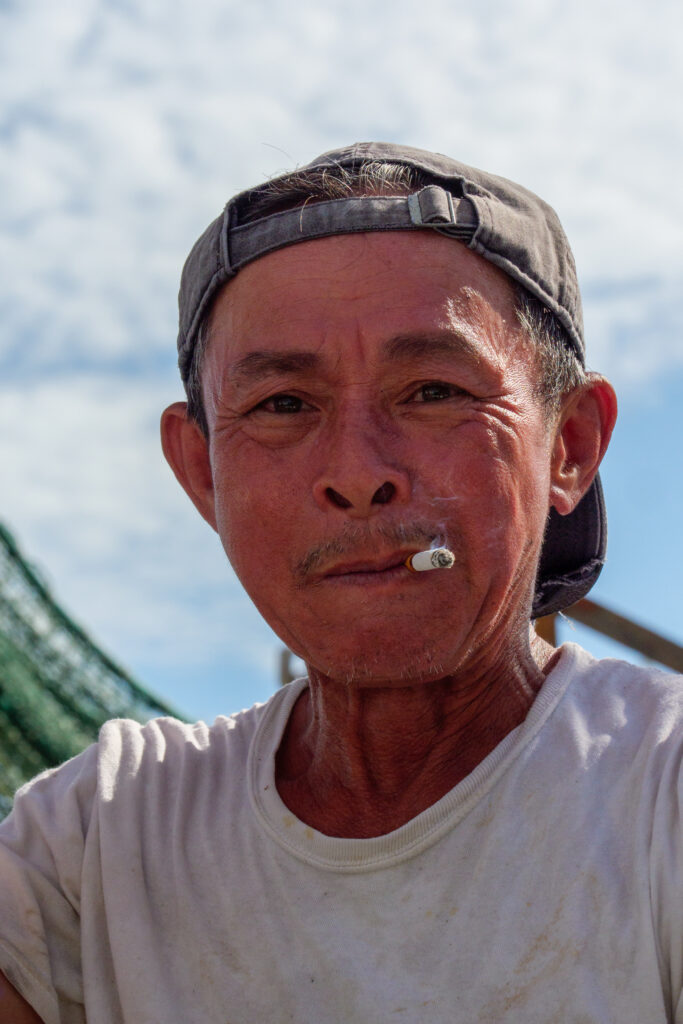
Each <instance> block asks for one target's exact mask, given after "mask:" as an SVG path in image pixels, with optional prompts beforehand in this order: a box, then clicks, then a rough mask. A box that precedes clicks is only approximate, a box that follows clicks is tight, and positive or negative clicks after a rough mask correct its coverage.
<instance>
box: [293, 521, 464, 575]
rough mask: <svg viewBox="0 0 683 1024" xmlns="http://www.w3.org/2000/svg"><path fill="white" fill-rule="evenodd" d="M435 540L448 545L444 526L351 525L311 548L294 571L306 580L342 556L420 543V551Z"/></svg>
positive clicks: (403, 524)
mask: <svg viewBox="0 0 683 1024" xmlns="http://www.w3.org/2000/svg"><path fill="white" fill-rule="evenodd" d="M434 540H437V541H438V543H439V544H443V543H445V542H446V537H445V533H444V531H443V527H439V526H438V525H435V524H434V523H433V522H432V523H426V522H415V521H414V522H410V523H382V524H378V525H377V526H356V525H353V524H350V523H349V524H347V525H346V526H345V527H344V529H343V530H342V532H341V533H340V534H339V535H338V536H337V537H332V538H330V539H329V540H325V541H322V542H321V543H320V544H317V545H316V546H315V547H313V548H311V549H310V551H308V552H307V553H306V554H305V555H304V556H303V558H302V559H300V561H298V562H297V563H296V565H295V566H294V569H295V572H296V575H297V576H299V577H300V579H302V580H305V579H306V578H307V577H308V576H310V575H311V574H312V573H314V572H315V571H316V570H317V569H319V568H320V567H321V566H324V565H326V564H327V563H329V562H331V561H334V559H336V558H339V557H343V556H346V555H349V556H351V557H353V556H354V555H356V554H358V553H363V554H367V553H368V551H372V550H373V549H375V548H377V547H378V546H383V547H387V546H388V547H395V548H401V547H403V546H404V545H406V544H417V545H418V546H419V547H421V548H428V547H429V546H430V544H431V543H432V542H433V541H434ZM380 542H381V544H380Z"/></svg>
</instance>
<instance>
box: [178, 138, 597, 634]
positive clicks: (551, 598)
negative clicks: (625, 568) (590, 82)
mask: <svg viewBox="0 0 683 1024" xmlns="http://www.w3.org/2000/svg"><path fill="white" fill-rule="evenodd" d="M376 161H378V162H381V163H387V164H397V165H400V166H402V167H405V168H409V169H412V170H413V171H415V172H417V177H418V178H419V181H420V183H421V184H420V185H419V186H416V188H415V190H414V191H413V192H411V194H409V195H401V196H386V195H362V196H357V195H349V196H345V197H343V198H339V199H330V200H322V201H317V200H316V201H315V202H308V201H305V200H302V201H301V202H300V203H298V204H297V205H295V207H294V208H292V209H284V210H280V211H279V212H273V213H266V214H265V215H263V216H260V217H258V216H257V217H256V218H254V216H253V212H252V213H251V215H250V211H253V207H254V204H255V202H257V201H258V200H260V199H261V198H262V197H263V196H264V195H265V196H267V195H272V194H273V193H276V192H277V191H278V185H279V184H280V183H281V182H286V180H287V179H288V178H289V177H291V175H283V176H282V177H281V178H277V179H274V180H271V181H269V182H266V183H264V184H262V185H259V186H257V187H256V188H253V189H249V190H247V191H245V192H241V193H240V194H239V195H237V196H235V197H234V198H233V199H231V200H230V202H229V203H228V204H227V206H226V207H225V209H224V211H223V213H222V214H221V216H220V217H218V218H217V219H216V220H215V221H213V223H212V224H210V225H209V227H208V228H207V229H206V231H205V232H204V234H203V235H201V237H200V238H199V239H198V240H197V242H196V243H195V245H194V247H193V248H192V251H191V252H190V255H189V256H188V258H187V261H186V263H185V266H184V268H183V273H182V278H181V283H180V293H179V296H178V305H179V313H180V325H179V334H178V365H179V367H180V373H181V376H182V379H183V382H184V383H185V384H187V380H188V376H189V371H190V366H191V363H192V356H193V352H194V350H195V346H196V343H197V336H198V333H199V329H200V325H201V323H202V321H203V320H204V318H205V317H206V316H207V314H208V312H209V310H210V308H211V304H212V302H213V300H214V298H215V297H216V295H217V293H218V291H219V290H220V289H221V288H222V287H223V285H225V284H226V283H227V282H228V281H230V280H231V279H232V278H233V277H234V276H235V275H236V274H237V273H238V272H239V271H240V270H241V269H242V267H244V266H246V265H247V264H248V263H252V262H253V261H254V260H257V259H259V258H260V257H261V256H265V255H266V254H267V253H269V252H274V251H275V250H277V249H282V248H284V247H286V246H289V245H296V244H297V243H298V242H307V241H311V240H312V239H317V238H326V237H329V236H331V235H344V234H354V233H357V232H369V231H437V232H438V233H439V234H442V235H446V236H447V237H449V238H452V239H453V240H454V241H456V242H458V243H460V244H461V245H466V246H467V247H468V248H469V249H472V250H473V252H476V253H479V255H480V256H483V257H484V259H487V260H489V262H491V263H493V264H495V266H497V267H499V268H500V269H501V270H502V271H504V272H505V273H506V274H507V275H508V277H510V278H512V280H513V281H515V282H516V283H517V284H519V285H521V286H522V287H523V288H525V289H526V290H527V291H528V292H529V293H530V294H531V295H533V296H534V297H535V298H536V299H538V300H539V301H540V302H541V303H542V304H543V305H544V306H545V307H546V308H547V309H549V310H550V311H551V312H552V313H553V314H554V315H555V317H556V318H557V319H558V320H559V322H560V323H561V324H562V326H563V327H564V329H565V332H566V339H567V344H568V345H570V346H571V348H572V349H573V350H574V352H575V354H576V356H577V357H578V359H579V361H580V362H581V364H582V365H584V364H585V345H584V339H583V318H582V313H581V296H580V293H579V286H578V281H577V278H576V268H575V266H574V259H573V256H572V252H571V249H570V247H569V242H568V241H567V238H566V235H565V233H564V231H563V229H562V226H561V224H560V221H559V219H558V217H557V214H556V213H555V211H554V210H553V209H552V208H551V207H550V206H548V204H547V203H544V202H543V200H542V199H539V198H538V196H536V195H534V193H533V192H529V191H528V190H527V189H525V188H522V186H521V185H516V184H515V183H514V182H511V181H508V180H507V179H505V178H500V177H498V176H496V175H493V174H488V173H487V172H485V171H480V170H477V169H476V168H474V167H467V166H466V165H465V164H461V163H458V162H456V161H455V160H451V159H450V158H449V157H446V156H442V155H441V154H440V153H429V152H426V151H424V150H421V149H414V148H412V147H410V146H398V145H394V144H392V143H384V142H361V143H356V144H355V145H353V146H348V147H346V148H344V149H338V150H332V151H330V152H329V153H323V154H322V156H319V157H316V159H315V160H313V161H311V163H310V164H307V165H306V166H304V167H300V168H298V169H297V171H296V172H295V173H296V175H297V177H300V176H301V175H305V174H306V172H314V173H315V172H323V171H325V170H330V171H332V172H334V170H335V169H338V168H342V169H347V170H352V169H354V168H358V167H359V166H360V165H362V164H365V163H367V162H376ZM606 547H607V516H606V512H605V503H604V498H603V493H602V487H601V485H600V480H599V477H597V476H596V477H595V479H594V481H593V483H592V485H591V487H590V488H589V490H588V492H587V493H586V494H585V496H584V497H583V499H582V500H581V501H580V502H579V504H578V505H577V507H576V508H575V509H574V511H573V512H571V513H570V514H569V515H567V516H560V515H559V514H558V513H557V512H556V511H555V510H554V509H551V510H550V513H549V516H548V521H547V525H546V532H545V537H544V541H543V547H542V551H541V558H540V562H539V568H538V575H537V580H536V592H535V597H534V602H533V609H532V615H533V617H534V618H536V617H538V616H541V615H549V614H551V613H553V612H556V611H559V610H560V609H562V608H566V607H568V606H569V605H571V604H574V602H575V601H578V600H579V599H580V598H582V597H584V596H585V595H586V594H587V593H588V591H589V590H590V588H591V587H592V586H593V584H594V583H595V581H596V579H597V578H598V575H599V574H600V571H601V569H602V566H603V564H604V561H605V553H606Z"/></svg>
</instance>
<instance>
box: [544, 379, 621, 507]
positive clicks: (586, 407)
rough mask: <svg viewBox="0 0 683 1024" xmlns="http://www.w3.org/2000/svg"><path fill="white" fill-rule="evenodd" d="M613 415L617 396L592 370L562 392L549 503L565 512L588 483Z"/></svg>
mask: <svg viewBox="0 0 683 1024" xmlns="http://www.w3.org/2000/svg"><path fill="white" fill-rule="evenodd" d="M616 418H617V397H616V395H615V393H614V389H613V387H612V385H611V384H610V383H609V381H607V380H605V378H604V377H601V376H599V375H598V374H596V373H591V374H589V375H588V381H587V383H586V384H584V385H583V386H582V387H579V388H576V389H575V390H574V391H571V392H570V393H569V394H568V395H566V396H565V399H564V401H563V404H562V409H561V412H560V415H559V418H558V421H557V425H556V433H555V441H554V444H553V456H552V463H551V470H550V473H551V475H550V504H551V506H552V507H553V508H555V509H557V511H558V512H559V513H560V515H563V516H566V515H568V514H569V513H570V512H572V511H573V510H574V509H575V508H576V506H577V505H578V503H579V501H580V500H581V498H582V497H583V496H584V494H585V493H586V491H587V490H588V488H589V487H590V485H591V483H592V481H593V478H594V476H595V474H596V473H597V471H598V467H599V465H600V463H601V462H602V457H603V455H604V454H605V452H606V450H607V445H608V444H609V440H610V437H611V436H612V430H613V428H614V424H615V421H616Z"/></svg>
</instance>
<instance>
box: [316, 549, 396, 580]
mask: <svg viewBox="0 0 683 1024" xmlns="http://www.w3.org/2000/svg"><path fill="white" fill-rule="evenodd" d="M413 551H414V548H412V549H411V550H410V551H406V552H401V551H397V552H393V553H392V554H390V555H386V556H384V557H380V558H377V557H374V558H363V559H353V560H349V561H348V562H338V563H336V564H335V565H332V566H330V567H329V568H327V569H325V570H324V571H323V572H322V573H321V574H320V577H319V579H321V580H325V581H327V580H330V581H332V582H335V583H352V584H354V583H355V584H362V583H370V584H372V583H385V582H388V581H390V580H393V579H400V578H402V577H403V578H406V577H407V578H410V576H411V575H412V574H411V573H410V571H409V570H408V569H407V567H406V565H405V560H406V558H408V556H409V555H410V554H412V553H413Z"/></svg>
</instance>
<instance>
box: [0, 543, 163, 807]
mask: <svg viewBox="0 0 683 1024" xmlns="http://www.w3.org/2000/svg"><path fill="white" fill-rule="evenodd" d="M156 715H173V716H174V717H176V718H177V717H180V716H178V713H177V712H176V711H175V710H174V709H173V708H171V707H170V706H169V705H167V704H165V703H164V702H163V701H161V700H159V699H158V698H157V697H155V696H153V695H152V694H151V693H149V692H148V691H147V690H145V689H144V688H143V687H142V686H141V685H140V684H139V683H137V682H136V681H135V680H134V679H132V678H131V676H130V675H128V673H127V672H125V671H124V670H123V669H122V668H121V667H120V666H118V665H117V664H116V663H115V662H114V661H112V660H111V658H109V657H108V656H107V655H106V654H105V653H104V652H103V651H101V650H100V648H99V647H98V646H97V645H96V644H95V643H94V642H93V641H92V640H91V639H90V637H89V636H88V635H87V633H86V632H85V631H84V630H83V629H81V628H80V626H78V625H77V624H76V623H75V622H74V621H73V620H72V619H71V618H69V616H68V615H67V614H66V613H65V612H64V611H63V610H62V609H61V608H60V607H59V605H58V604H57V603H56V601H55V600H54V598H53V597H52V595H51V593H50V591H49V589H48V588H47V586H46V585H45V583H44V582H43V581H42V580H41V579H40V578H39V576H38V574H37V572H36V570H35V569H34V568H32V567H31V566H30V565H29V564H28V563H27V562H26V560H25V559H24V558H23V556H22V555H21V553H20V551H19V549H18V547H17V545H16V542H15V540H14V538H13V537H12V535H11V534H10V532H9V531H8V530H7V529H6V528H5V527H3V526H2V525H0V818H1V817H3V816H4V815H5V814H7V813H8V812H9V810H10V808H11V805H12V796H13V794H14V792H15V791H16V789H17V788H18V787H19V786H21V785H22V784H23V783H24V782H26V781H27V780H28V779H30V778H32V777H33V776H34V775H36V774H37V773H38V772H41V771H43V770H44V769H45V768H52V767H54V765H57V764H60V763H61V762H62V761H65V760H67V759H68V758H70V757H73V756H74V755H75V754H78V753H80V751H81V750H83V749H84V748H85V747H86V746H87V745H88V744H89V743H92V742H93V740H95V739H96V738H97V733H98V731H99V728H100V726H101V725H102V724H103V723H104V722H106V721H107V719H109V718H134V719H136V720H137V721H139V722H144V721H147V720H148V719H149V718H153V717H155V716H156Z"/></svg>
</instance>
